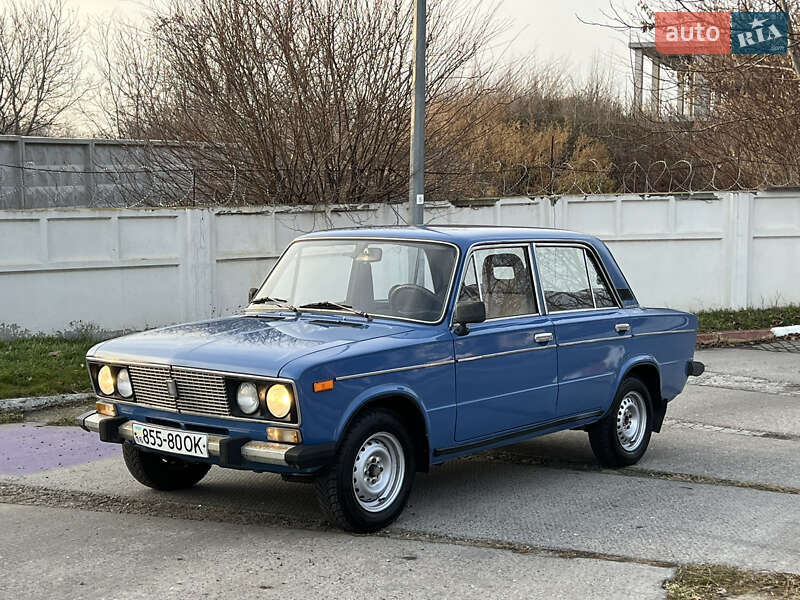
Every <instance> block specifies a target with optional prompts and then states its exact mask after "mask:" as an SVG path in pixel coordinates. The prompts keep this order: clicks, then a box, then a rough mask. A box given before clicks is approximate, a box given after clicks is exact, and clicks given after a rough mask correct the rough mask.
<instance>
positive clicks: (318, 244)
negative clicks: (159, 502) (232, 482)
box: [79, 226, 703, 532]
mask: <svg viewBox="0 0 800 600" xmlns="http://www.w3.org/2000/svg"><path fill="white" fill-rule="evenodd" d="M696 332H697V318H696V317H695V316H694V315H691V314H688V313H685V312H680V311H676V310H669V309H664V308H642V307H640V306H639V303H638V302H637V300H636V296H635V295H634V293H633V291H632V290H631V287H630V285H629V284H628V282H627V281H626V279H625V276H624V275H623V274H622V272H621V271H620V269H619V267H618V266H617V263H616V262H615V261H614V258H613V257H612V255H611V253H610V252H609V250H608V248H607V247H606V246H605V244H603V243H602V242H601V241H599V240H598V239H596V238H594V237H591V236H588V235H583V234H579V233H574V232H568V231H559V230H549V229H526V228H496V227H455V226H454V227H445V226H441V227H439V226H431V227H396V228H374V229H344V230H334V231H327V232H324V233H314V234H310V235H305V236H301V237H300V238H298V239H296V240H295V241H294V242H292V243H291V244H290V245H289V247H288V248H287V249H286V251H285V252H284V254H283V256H281V258H280V259H279V260H278V262H277V263H276V265H275V266H274V268H273V269H272V271H271V272H270V273H269V275H268V276H267V278H266V279H265V281H264V282H263V283H262V284H261V286H260V287H259V288H253V289H252V290H250V300H249V305H248V307H247V309H246V310H245V311H244V312H243V313H242V314H239V315H236V316H232V317H225V318H220V319H213V320H209V321H202V322H197V323H188V324H183V325H176V326H172V327H164V328H161V329H156V330H152V331H145V332H142V333H136V334H132V335H128V336H124V337H120V338H116V339H113V340H109V341H106V342H103V343H101V344H98V345H97V346H95V347H93V348H92V349H91V350H89V353H88V355H87V357H86V360H87V365H88V367H89V374H90V377H91V380H92V384H93V386H94V389H95V392H96V394H97V398H98V402H97V410H96V411H91V412H89V413H86V414H85V415H81V417H80V418H79V423H80V425H81V426H82V427H83V428H84V429H86V430H87V431H94V432H98V433H99V435H100V439H102V440H103V441H106V442H113V443H120V444H122V449H123V456H124V459H125V463H126V465H127V467H128V469H129V471H130V472H131V474H132V475H133V477H135V478H136V479H137V480H138V481H140V482H141V483H142V484H144V485H146V486H149V487H151V488H154V489H159V490H176V489H183V488H187V487H190V486H192V485H194V484H196V483H197V482H199V481H200V480H201V479H202V478H203V477H204V476H205V474H206V473H207V472H208V470H209V469H210V468H211V465H219V466H221V467H227V468H234V469H249V470H253V471H269V472H274V473H280V474H281V475H282V476H283V477H284V478H285V479H287V480H293V481H308V482H313V484H314V486H315V489H316V491H317V495H318V498H319V501H320V505H321V507H322V509H323V510H324V511H325V513H326V514H327V516H328V518H329V519H330V520H331V521H333V522H334V523H335V524H337V525H338V526H340V527H343V528H345V529H348V530H352V531H361V532H366V531H375V530H377V529H380V528H382V527H384V526H386V525H387V524H389V523H391V522H392V521H393V520H394V519H395V518H397V516H398V515H399V514H400V512H401V511H402V509H403V507H404V506H405V504H406V500H407V499H408V496H409V493H410V492H411V487H412V484H413V481H414V475H415V473H416V472H417V471H427V470H428V469H429V468H430V467H431V465H435V464H439V463H442V462H444V461H446V460H450V459H453V458H458V457H460V456H465V455H468V454H473V453H475V452H480V451H483V450H486V449H489V448H495V447H498V446H502V445H505V444H513V443H516V442H519V441H522V440H525V439H528V438H531V437H534V436H539V435H544V434H547V433H553V432H556V431H560V430H563V429H574V428H580V429H584V430H586V431H587V432H588V434H589V441H590V443H591V447H592V449H593V451H594V453H595V455H596V457H597V460H598V461H599V462H600V463H601V464H603V465H606V466H609V467H618V466H624V465H631V464H634V463H636V462H637V461H638V460H639V459H640V458H641V457H642V455H643V454H644V452H645V450H646V449H647V446H648V443H649V441H650V436H651V434H652V433H653V432H658V431H659V430H660V429H661V425H662V423H663V421H664V416H665V414H666V411H667V406H668V403H669V402H670V401H671V400H673V399H674V398H675V397H676V396H677V395H678V394H679V393H680V392H681V391H682V390H683V387H684V385H685V384H686V381H687V377H688V376H690V375H698V374H700V373H701V372H702V370H703V365H702V364H701V363H699V362H696V361H694V360H693V355H694V346H695V338H696Z"/></svg>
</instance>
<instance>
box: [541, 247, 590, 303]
mask: <svg viewBox="0 0 800 600" xmlns="http://www.w3.org/2000/svg"><path fill="white" fill-rule="evenodd" d="M536 264H537V266H538V267H539V278H540V280H541V282H542V291H543V293H544V299H545V302H546V303H547V310H548V311H549V312H558V311H564V310H584V309H587V308H594V300H593V299H592V288H591V286H590V285H589V275H588V273H587V272H586V260H585V258H584V251H583V248H576V247H572V246H537V247H536Z"/></svg>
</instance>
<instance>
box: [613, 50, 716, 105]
mask: <svg viewBox="0 0 800 600" xmlns="http://www.w3.org/2000/svg"><path fill="white" fill-rule="evenodd" d="M628 48H630V49H631V50H633V109H634V110H635V111H637V112H641V111H645V112H649V113H650V114H652V115H653V116H657V117H670V116H675V117H678V118H684V119H702V118H704V117H707V116H708V114H709V112H710V110H711V91H710V90H709V88H708V85H707V82H706V79H705V77H704V76H703V74H702V73H699V72H697V70H695V69H693V68H692V66H693V62H694V61H695V60H696V58H697V57H695V56H692V55H668V54H660V53H659V52H658V51H657V50H656V45H655V42H647V41H644V42H643V41H631V42H630V43H629V44H628ZM645 58H647V59H648V61H649V62H650V101H649V103H648V104H647V105H645V104H644V98H643V95H644V75H645V61H644V59H645Z"/></svg>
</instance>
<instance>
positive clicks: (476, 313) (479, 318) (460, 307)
mask: <svg viewBox="0 0 800 600" xmlns="http://www.w3.org/2000/svg"><path fill="white" fill-rule="evenodd" d="M485 320H486V305H485V304H484V303H483V302H480V301H477V302H459V303H458V304H456V310H455V314H454V315H453V321H454V322H455V323H456V328H455V334H456V335H466V334H468V333H469V329H468V328H467V324H468V323H483V322H484V321H485Z"/></svg>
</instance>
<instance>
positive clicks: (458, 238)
mask: <svg viewBox="0 0 800 600" xmlns="http://www.w3.org/2000/svg"><path fill="white" fill-rule="evenodd" d="M349 237H356V238H375V237H378V238H396V239H415V240H431V241H436V242H450V243H453V244H456V245H458V246H461V247H467V246H470V245H472V244H475V243H480V242H515V241H524V240H543V241H548V240H553V241H565V240H582V241H593V240H595V238H594V237H592V236H590V235H586V234H583V233H578V232H575V231H567V230H565V229H548V228H544V227H502V226H492V225H423V226H413V225H408V226H402V225H396V226H391V227H353V228H345V229H329V230H326V231H319V232H315V233H309V234H306V235H303V236H301V237H300V238H299V239H303V238H349Z"/></svg>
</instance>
